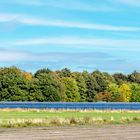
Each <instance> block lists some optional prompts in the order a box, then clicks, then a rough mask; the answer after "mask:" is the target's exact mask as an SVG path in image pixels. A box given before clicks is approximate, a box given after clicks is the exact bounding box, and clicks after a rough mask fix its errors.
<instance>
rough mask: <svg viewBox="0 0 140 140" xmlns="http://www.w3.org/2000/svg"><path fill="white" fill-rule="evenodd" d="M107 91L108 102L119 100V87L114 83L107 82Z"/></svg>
mask: <svg viewBox="0 0 140 140" xmlns="http://www.w3.org/2000/svg"><path fill="white" fill-rule="evenodd" d="M107 92H108V93H110V99H109V101H110V102H118V101H119V87H118V85H116V84H109V86H108V88H107Z"/></svg>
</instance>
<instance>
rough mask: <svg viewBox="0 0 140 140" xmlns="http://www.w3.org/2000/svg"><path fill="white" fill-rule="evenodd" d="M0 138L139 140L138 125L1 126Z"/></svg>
mask: <svg viewBox="0 0 140 140" xmlns="http://www.w3.org/2000/svg"><path fill="white" fill-rule="evenodd" d="M0 140H140V125H126V126H125V125H122V126H121V125H115V126H113V125H106V126H101V127H41V128H37V127H36V128H20V129H13V128H12V129H10V128H8V129H2V128H1V129H0Z"/></svg>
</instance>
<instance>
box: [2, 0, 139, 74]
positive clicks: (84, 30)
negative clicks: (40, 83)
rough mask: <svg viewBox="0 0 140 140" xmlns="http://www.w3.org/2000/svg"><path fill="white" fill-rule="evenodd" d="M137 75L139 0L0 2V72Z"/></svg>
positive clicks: (22, 0)
mask: <svg viewBox="0 0 140 140" xmlns="http://www.w3.org/2000/svg"><path fill="white" fill-rule="evenodd" d="M9 66H17V67H19V68H20V69H22V70H26V71H29V72H33V73H34V72H35V71H36V70H38V69H41V68H49V69H52V70H58V69H63V68H65V67H67V68H70V69H71V70H72V71H83V70H87V71H89V72H91V71H94V70H101V71H106V72H109V73H116V72H123V73H131V72H133V71H134V70H137V71H140V0H1V1H0V67H9Z"/></svg>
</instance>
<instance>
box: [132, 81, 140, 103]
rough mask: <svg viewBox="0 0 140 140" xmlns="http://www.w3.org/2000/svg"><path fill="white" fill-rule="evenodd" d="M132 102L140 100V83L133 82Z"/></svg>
mask: <svg viewBox="0 0 140 140" xmlns="http://www.w3.org/2000/svg"><path fill="white" fill-rule="evenodd" d="M130 87H131V92H132V95H131V100H130V101H131V102H140V85H139V84H131V86H130Z"/></svg>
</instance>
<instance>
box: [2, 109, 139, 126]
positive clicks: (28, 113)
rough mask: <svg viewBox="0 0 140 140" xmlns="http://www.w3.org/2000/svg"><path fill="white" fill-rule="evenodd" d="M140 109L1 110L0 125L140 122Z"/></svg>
mask: <svg viewBox="0 0 140 140" xmlns="http://www.w3.org/2000/svg"><path fill="white" fill-rule="evenodd" d="M139 122H140V111H123V110H122V111H121V110H120V111H110V110H106V111H98V110H23V109H3V110H0V127H27V126H67V125H96V124H97V125H98V124H127V123H139Z"/></svg>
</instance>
